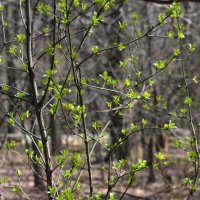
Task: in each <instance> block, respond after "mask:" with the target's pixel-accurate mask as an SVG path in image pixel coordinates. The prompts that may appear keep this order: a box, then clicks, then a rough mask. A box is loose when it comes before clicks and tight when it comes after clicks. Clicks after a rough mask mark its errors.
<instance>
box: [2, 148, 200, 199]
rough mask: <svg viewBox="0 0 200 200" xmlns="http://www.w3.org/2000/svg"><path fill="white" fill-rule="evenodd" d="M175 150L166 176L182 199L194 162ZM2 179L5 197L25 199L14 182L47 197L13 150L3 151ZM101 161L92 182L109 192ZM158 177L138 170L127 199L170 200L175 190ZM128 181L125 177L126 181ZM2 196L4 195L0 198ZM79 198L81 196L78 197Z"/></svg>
mask: <svg viewBox="0 0 200 200" xmlns="http://www.w3.org/2000/svg"><path fill="white" fill-rule="evenodd" d="M171 154H173V162H172V164H171V166H170V167H169V168H168V169H167V170H166V171H165V177H166V179H167V181H168V182H169V183H170V185H171V187H173V188H174V189H175V190H174V191H175V192H176V193H178V195H179V199H180V200H183V199H185V198H186V197H187V195H188V191H189V190H188V189H187V188H186V187H185V186H184V185H183V184H182V183H183V178H184V176H188V177H190V176H191V166H190V165H189V163H188V164H184V163H187V162H185V160H184V157H183V155H182V154H181V153H180V151H177V152H176V151H175V150H173V152H171ZM0 158H1V159H0V179H2V178H3V177H4V176H8V178H9V179H8V182H7V183H6V184H2V185H0V194H1V195H2V196H3V197H4V198H2V199H4V200H18V199H19V200H22V199H26V198H25V196H24V195H23V194H21V196H18V195H17V194H16V193H14V192H11V190H12V188H13V186H15V185H19V184H20V187H21V188H22V189H23V190H24V192H25V193H26V194H27V196H28V197H29V199H31V200H46V199H47V194H46V193H45V192H42V191H40V190H39V189H37V187H34V181H33V180H34V179H33V172H32V171H31V169H30V168H29V167H28V166H27V164H25V163H24V162H23V161H22V159H20V158H19V157H18V156H16V154H13V153H11V152H4V151H2V152H1V155H0ZM17 169H19V170H20V171H21V173H22V175H21V177H20V181H19V179H18V177H17V175H16V170H17ZM100 169H101V165H100V164H98V163H95V162H94V163H92V173H93V184H94V191H95V192H101V193H102V194H104V195H105V194H106V191H107V187H106V184H105V182H104V180H105V178H106V175H105V174H103V173H102V171H101V170H100ZM155 176H156V180H155V182H153V183H147V180H148V170H144V171H142V172H140V173H138V176H137V180H136V183H134V184H133V186H131V187H130V188H129V189H128V191H127V194H126V195H125V196H124V197H123V199H124V200H171V199H174V198H173V194H172V193H170V191H169V187H168V186H167V185H166V184H164V181H163V179H162V176H161V175H160V174H159V173H156V174H155ZM87 177H88V176H87V171H86V170H84V171H83V174H82V177H81V179H80V182H81V190H80V191H79V194H78V195H83V196H86V195H87V194H89V186H88V182H87ZM123 182H126V181H123ZM125 188H126V185H123V183H122V182H119V184H117V185H116V187H115V188H114V189H113V191H112V192H113V193H115V194H116V196H117V199H120V197H121V195H122V194H123V192H124V190H125ZM0 199H1V198H0ZM197 199H200V192H199V191H197V192H196V193H195V196H193V197H192V198H191V200H197ZM77 200H78V198H77Z"/></svg>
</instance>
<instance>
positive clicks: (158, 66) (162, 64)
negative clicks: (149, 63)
mask: <svg viewBox="0 0 200 200" xmlns="http://www.w3.org/2000/svg"><path fill="white" fill-rule="evenodd" d="M165 65H166V61H165V60H158V61H156V62H155V63H154V64H153V66H154V67H155V68H156V69H158V70H162V69H164V68H165Z"/></svg>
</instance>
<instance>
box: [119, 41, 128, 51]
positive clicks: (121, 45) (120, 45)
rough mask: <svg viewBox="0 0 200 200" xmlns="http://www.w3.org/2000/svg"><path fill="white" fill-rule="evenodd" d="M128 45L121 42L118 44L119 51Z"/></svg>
mask: <svg viewBox="0 0 200 200" xmlns="http://www.w3.org/2000/svg"><path fill="white" fill-rule="evenodd" d="M125 48H126V47H125V46H124V45H123V43H120V44H119V45H118V50H119V51H122V50H124V49H125Z"/></svg>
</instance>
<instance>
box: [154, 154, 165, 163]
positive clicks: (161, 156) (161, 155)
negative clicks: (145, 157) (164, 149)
mask: <svg viewBox="0 0 200 200" xmlns="http://www.w3.org/2000/svg"><path fill="white" fill-rule="evenodd" d="M154 155H155V157H156V158H157V159H158V160H159V161H161V160H165V159H166V158H165V156H164V155H163V154H162V153H161V152H158V153H157V154H154Z"/></svg>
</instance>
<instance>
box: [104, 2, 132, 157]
mask: <svg viewBox="0 0 200 200" xmlns="http://www.w3.org/2000/svg"><path fill="white" fill-rule="evenodd" d="M121 6H122V4H121ZM110 17H111V18H112V19H116V22H115V23H113V24H112V27H111V28H110V30H111V31H112V33H110V32H109V33H108V38H109V40H110V41H111V43H115V42H117V43H119V42H120V40H121V36H120V34H119V35H117V32H118V21H122V19H121V12H120V7H118V9H116V10H114V11H113V13H112V14H111V16H110ZM120 60H123V54H122V53H121V52H119V51H118V50H113V51H112V53H111V54H109V63H108V66H109V69H107V71H108V74H109V75H111V76H112V77H113V78H118V79H119V78H122V77H120V73H118V72H117V71H116V67H115V66H116V65H118V64H119V61H120ZM113 114H114V113H113V112H110V113H109V116H110V119H111V125H112V127H111V130H110V135H111V141H112V144H115V143H116V142H118V139H119V137H120V134H121V130H122V128H123V116H119V115H118V114H115V115H113ZM129 151H130V149H129V141H128V140H126V141H125V142H124V143H123V144H121V145H120V146H119V147H118V148H117V149H116V151H114V154H115V155H114V156H115V157H116V158H117V159H118V160H119V159H122V158H127V157H128V156H129V154H130V153H129Z"/></svg>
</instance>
